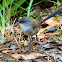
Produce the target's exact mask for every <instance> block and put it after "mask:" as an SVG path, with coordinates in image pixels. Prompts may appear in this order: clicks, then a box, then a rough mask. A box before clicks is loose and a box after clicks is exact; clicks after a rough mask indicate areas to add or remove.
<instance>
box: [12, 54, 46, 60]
mask: <svg viewBox="0 0 62 62" xmlns="http://www.w3.org/2000/svg"><path fill="white" fill-rule="evenodd" d="M45 56H46V55H45V54H41V53H30V54H12V57H14V58H16V59H24V60H29V59H36V58H39V57H45Z"/></svg>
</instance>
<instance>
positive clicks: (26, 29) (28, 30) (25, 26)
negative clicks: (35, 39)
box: [17, 7, 62, 36]
mask: <svg viewBox="0 0 62 62" xmlns="http://www.w3.org/2000/svg"><path fill="white" fill-rule="evenodd" d="M61 10H62V7H59V8H58V9H57V10H56V11H54V12H53V13H51V14H50V15H49V16H48V17H47V18H45V19H44V20H43V21H34V20H32V19H30V18H28V17H22V19H20V20H19V21H18V22H17V23H19V25H20V28H21V29H22V31H23V33H24V34H26V35H28V36H32V35H36V34H37V32H38V31H39V29H40V26H41V24H42V23H43V22H45V21H46V20H48V19H49V18H51V17H53V16H55V15H56V14H58V13H59V12H60V11H61Z"/></svg>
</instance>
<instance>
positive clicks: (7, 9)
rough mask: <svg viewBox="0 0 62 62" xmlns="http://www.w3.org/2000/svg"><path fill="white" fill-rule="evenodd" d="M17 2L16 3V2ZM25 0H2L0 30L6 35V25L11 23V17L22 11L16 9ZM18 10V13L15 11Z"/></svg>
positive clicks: (0, 5)
mask: <svg viewBox="0 0 62 62" xmlns="http://www.w3.org/2000/svg"><path fill="white" fill-rule="evenodd" d="M15 2H16V3H15ZM24 2H25V0H17V1H15V0H2V2H1V4H0V28H1V29H0V31H1V32H2V34H3V35H4V31H5V30H4V28H5V26H6V25H7V26H9V25H10V17H11V16H13V15H16V14H17V13H19V12H20V11H21V10H20V11H16V10H17V8H18V7H20V6H21V5H22V4H23V3H24ZM14 11H16V13H15V12H14Z"/></svg>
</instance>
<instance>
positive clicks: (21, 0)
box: [10, 0, 25, 13]
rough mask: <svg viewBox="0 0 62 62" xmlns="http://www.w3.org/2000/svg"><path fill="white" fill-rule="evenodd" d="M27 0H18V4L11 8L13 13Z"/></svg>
mask: <svg viewBox="0 0 62 62" xmlns="http://www.w3.org/2000/svg"><path fill="white" fill-rule="evenodd" d="M24 2H25V0H18V2H16V4H17V5H13V6H12V8H11V9H10V10H11V13H13V12H14V11H15V10H16V9H17V8H18V7H20V5H22V4H23V3H24Z"/></svg>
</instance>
